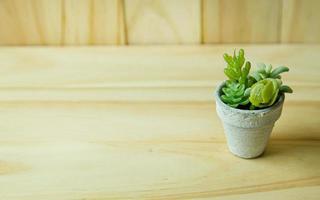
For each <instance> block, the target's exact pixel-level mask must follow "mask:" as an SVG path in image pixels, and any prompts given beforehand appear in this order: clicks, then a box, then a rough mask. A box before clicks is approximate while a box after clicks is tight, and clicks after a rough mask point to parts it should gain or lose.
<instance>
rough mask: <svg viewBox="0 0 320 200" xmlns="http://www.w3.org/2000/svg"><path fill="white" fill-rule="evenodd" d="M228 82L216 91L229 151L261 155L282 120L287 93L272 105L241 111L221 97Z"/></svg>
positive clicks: (252, 156) (217, 107)
mask: <svg viewBox="0 0 320 200" xmlns="http://www.w3.org/2000/svg"><path fill="white" fill-rule="evenodd" d="M223 86H224V82H223V83H221V84H220V85H219V87H218V88H217V90H216V92H215V99H216V110H217V113H218V116H219V117H220V119H221V120H222V123H223V127H224V131H225V134H226V137H227V142H228V147H229V150H230V151H231V152H232V153H233V154H235V155H237V156H239V157H242V158H255V157H258V156H260V155H261V154H262V153H263V152H264V150H265V148H266V146H267V143H268V140H269V137H270V134H271V132H272V129H273V126H274V123H275V122H276V121H277V120H278V119H279V117H280V115H281V111H282V105H283V102H284V95H282V96H281V97H280V98H279V100H278V101H277V102H276V103H275V104H274V105H273V106H271V107H269V108H266V109H261V110H241V109H236V108H232V107H230V106H228V105H227V104H225V103H223V102H222V101H221V99H220V95H221V89H222V87H223Z"/></svg>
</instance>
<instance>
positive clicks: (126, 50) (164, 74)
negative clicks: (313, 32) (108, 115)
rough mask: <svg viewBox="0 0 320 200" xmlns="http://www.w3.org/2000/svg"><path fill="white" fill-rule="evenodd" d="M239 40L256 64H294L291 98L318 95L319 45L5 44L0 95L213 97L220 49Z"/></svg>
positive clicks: (33, 97)
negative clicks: (99, 45) (84, 45)
mask: <svg viewBox="0 0 320 200" xmlns="http://www.w3.org/2000/svg"><path fill="white" fill-rule="evenodd" d="M241 47H242V48H245V49H246V55H247V57H248V59H249V60H251V61H252V62H253V64H254V65H255V64H256V63H258V62H264V63H271V64H273V65H274V66H279V65H287V66H289V67H290V68H291V71H290V73H287V74H285V75H284V77H285V78H286V79H285V80H286V83H287V84H288V85H291V86H292V87H293V89H294V90H295V91H296V94H295V95H288V101H299V100H304V101H309V102H313V101H318V100H319V99H320V95H318V94H319V93H320V87H319V80H318V75H319V66H318V64H317V62H313V61H314V60H317V58H318V57H319V56H320V53H319V52H320V47H319V45H279V46H275V45H236V46H235V45H219V46H170V47H167V46H159V47H152V46H150V47H138V46H137V47H81V48H78V47H69V48H57V47H48V48H42V47H33V48H20V47H16V48H8V47H2V48H0V90H1V92H0V100H3V101H8V100H20V101H24V100H50V99H54V100H77V99H81V100H90V101H105V100H110V101H127V100H133V101H146V100H156V101H175V100H177V101H212V100H213V95H212V93H213V90H214V88H215V86H216V85H217V83H219V82H220V81H221V80H223V79H224V74H223V68H224V65H225V64H224V62H223V59H222V56H221V55H222V54H223V53H225V52H228V53H232V51H233V49H234V48H241ZM302 74H303V75H302ZM154 88H157V89H156V90H154ZM137 93H140V94H144V95H136V94H137ZM315 94H316V95H315Z"/></svg>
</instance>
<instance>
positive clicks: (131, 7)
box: [0, 0, 320, 45]
mask: <svg viewBox="0 0 320 200" xmlns="http://www.w3.org/2000/svg"><path fill="white" fill-rule="evenodd" d="M319 9H320V4H319V2H318V1H317V0H308V1H303V0H270V1H264V0H243V1H233V0H172V1H169V2H168V1H165V0H153V1H148V0H127V1H125V0H56V1H51V0H23V1H20V0H1V1H0V30H1V31H0V45H123V44H130V45H134V44H200V43H205V44H207V43H281V42H282V43H318V42H319V41H320V39H319V35H320V34H319V32H320V26H319V25H318V24H319V23H318V21H319V20H320V15H319V13H318V12H317V11H318V10H319Z"/></svg>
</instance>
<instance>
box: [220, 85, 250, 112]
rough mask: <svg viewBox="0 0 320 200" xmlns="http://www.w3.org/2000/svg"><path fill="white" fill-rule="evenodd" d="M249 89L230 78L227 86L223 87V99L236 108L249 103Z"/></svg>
mask: <svg viewBox="0 0 320 200" xmlns="http://www.w3.org/2000/svg"><path fill="white" fill-rule="evenodd" d="M249 90H250V89H249V88H247V89H246V87H245V85H244V84H242V83H237V82H234V81H230V80H228V81H226V87H224V88H222V92H223V95H221V100H222V101H223V102H224V103H226V104H228V105H229V106H231V107H234V108H236V107H238V106H239V105H247V104H248V103H249V95H250V91H249Z"/></svg>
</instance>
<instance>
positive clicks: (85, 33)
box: [61, 0, 124, 45]
mask: <svg viewBox="0 0 320 200" xmlns="http://www.w3.org/2000/svg"><path fill="white" fill-rule="evenodd" d="M118 4H119V1H117V0H92V1H91V0H64V6H63V9H64V12H63V30H62V33H61V34H62V37H63V42H62V44H64V45H92V44H123V42H124V40H123V38H122V36H121V33H120V32H121V31H123V29H122V28H121V26H123V24H122V23H120V20H123V18H122V17H121V16H120V15H119V13H120V12H119V9H121V8H120V7H119V6H120V5H118Z"/></svg>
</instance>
